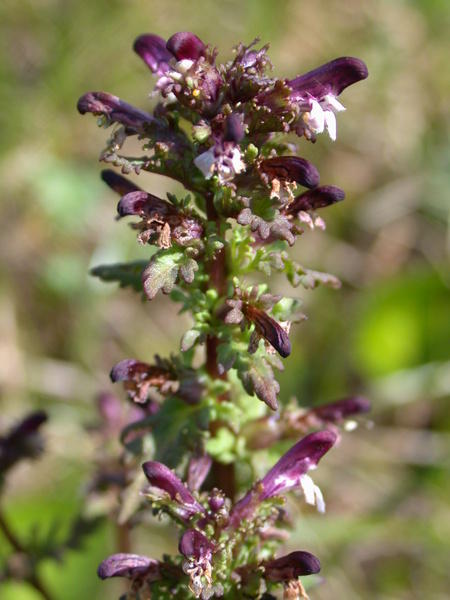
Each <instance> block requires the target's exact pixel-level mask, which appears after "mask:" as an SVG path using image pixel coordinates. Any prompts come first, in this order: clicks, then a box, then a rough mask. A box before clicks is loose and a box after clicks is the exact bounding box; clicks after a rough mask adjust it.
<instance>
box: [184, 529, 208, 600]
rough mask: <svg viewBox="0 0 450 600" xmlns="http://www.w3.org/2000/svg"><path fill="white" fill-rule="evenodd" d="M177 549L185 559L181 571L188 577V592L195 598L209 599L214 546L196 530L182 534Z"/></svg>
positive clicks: (189, 530)
mask: <svg viewBox="0 0 450 600" xmlns="http://www.w3.org/2000/svg"><path fill="white" fill-rule="evenodd" d="M178 549H179V551H180V552H181V554H183V556H185V558H186V560H185V561H184V563H183V571H184V572H185V573H186V574H187V575H189V577H190V580H191V581H190V585H189V588H190V590H191V591H192V593H193V594H194V596H195V597H196V598H199V597H200V596H201V597H202V598H210V597H211V595H212V594H210V591H211V587H212V565H211V559H212V555H213V552H214V544H213V543H212V542H210V541H209V540H208V538H207V537H206V536H205V535H204V534H203V533H201V532H200V531H198V530H197V529H188V530H187V531H185V532H184V533H183V535H182V537H181V539H180V543H179V545H178Z"/></svg>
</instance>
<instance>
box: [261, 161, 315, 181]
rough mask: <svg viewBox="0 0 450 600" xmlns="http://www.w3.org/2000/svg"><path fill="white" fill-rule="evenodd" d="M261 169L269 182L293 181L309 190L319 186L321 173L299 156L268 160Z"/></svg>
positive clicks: (262, 163)
mask: <svg viewBox="0 0 450 600" xmlns="http://www.w3.org/2000/svg"><path fill="white" fill-rule="evenodd" d="M259 169H260V171H261V172H262V173H264V174H266V175H267V176H268V178H269V180H272V179H278V180H280V181H293V182H295V183H299V184H300V185H303V186H304V187H307V188H314V187H316V186H317V185H319V171H318V170H317V169H316V167H315V166H314V165H313V164H312V163H310V162H309V161H308V160H306V159H305V158H300V157H299V156H280V157H275V158H266V159H265V160H263V161H262V162H261V163H260V165H259Z"/></svg>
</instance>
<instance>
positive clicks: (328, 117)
mask: <svg viewBox="0 0 450 600" xmlns="http://www.w3.org/2000/svg"><path fill="white" fill-rule="evenodd" d="M324 115H325V125H326V128H327V131H328V135H329V136H330V138H331V139H332V140H333V142H334V141H335V140H336V117H335V116H334V112H333V111H331V110H325V111H324Z"/></svg>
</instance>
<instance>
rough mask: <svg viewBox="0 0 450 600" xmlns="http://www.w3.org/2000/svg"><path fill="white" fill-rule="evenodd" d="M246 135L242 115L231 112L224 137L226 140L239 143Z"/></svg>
mask: <svg viewBox="0 0 450 600" xmlns="http://www.w3.org/2000/svg"><path fill="white" fill-rule="evenodd" d="M244 136H245V129H244V124H243V121H242V116H241V115H239V114H238V113H231V115H229V116H228V117H227V119H226V121H225V131H224V136H223V139H224V140H225V141H226V142H235V143H236V144H238V143H239V142H240V141H242V138H243V137H244Z"/></svg>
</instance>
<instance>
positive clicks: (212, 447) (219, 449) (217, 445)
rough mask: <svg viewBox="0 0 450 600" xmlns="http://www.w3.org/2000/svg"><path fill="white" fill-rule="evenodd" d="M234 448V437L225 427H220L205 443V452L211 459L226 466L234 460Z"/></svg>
mask: <svg viewBox="0 0 450 600" xmlns="http://www.w3.org/2000/svg"><path fill="white" fill-rule="evenodd" d="M235 446H236V436H235V435H234V434H233V433H232V432H231V431H230V430H229V429H227V428H226V427H221V428H220V429H219V430H218V431H217V432H216V435H215V436H214V437H213V438H210V439H209V440H208V441H207V442H206V451H207V453H208V454H210V455H211V456H212V458H215V459H217V460H219V461H220V462H221V463H224V464H227V463H231V462H233V460H235V458H236V452H235Z"/></svg>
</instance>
